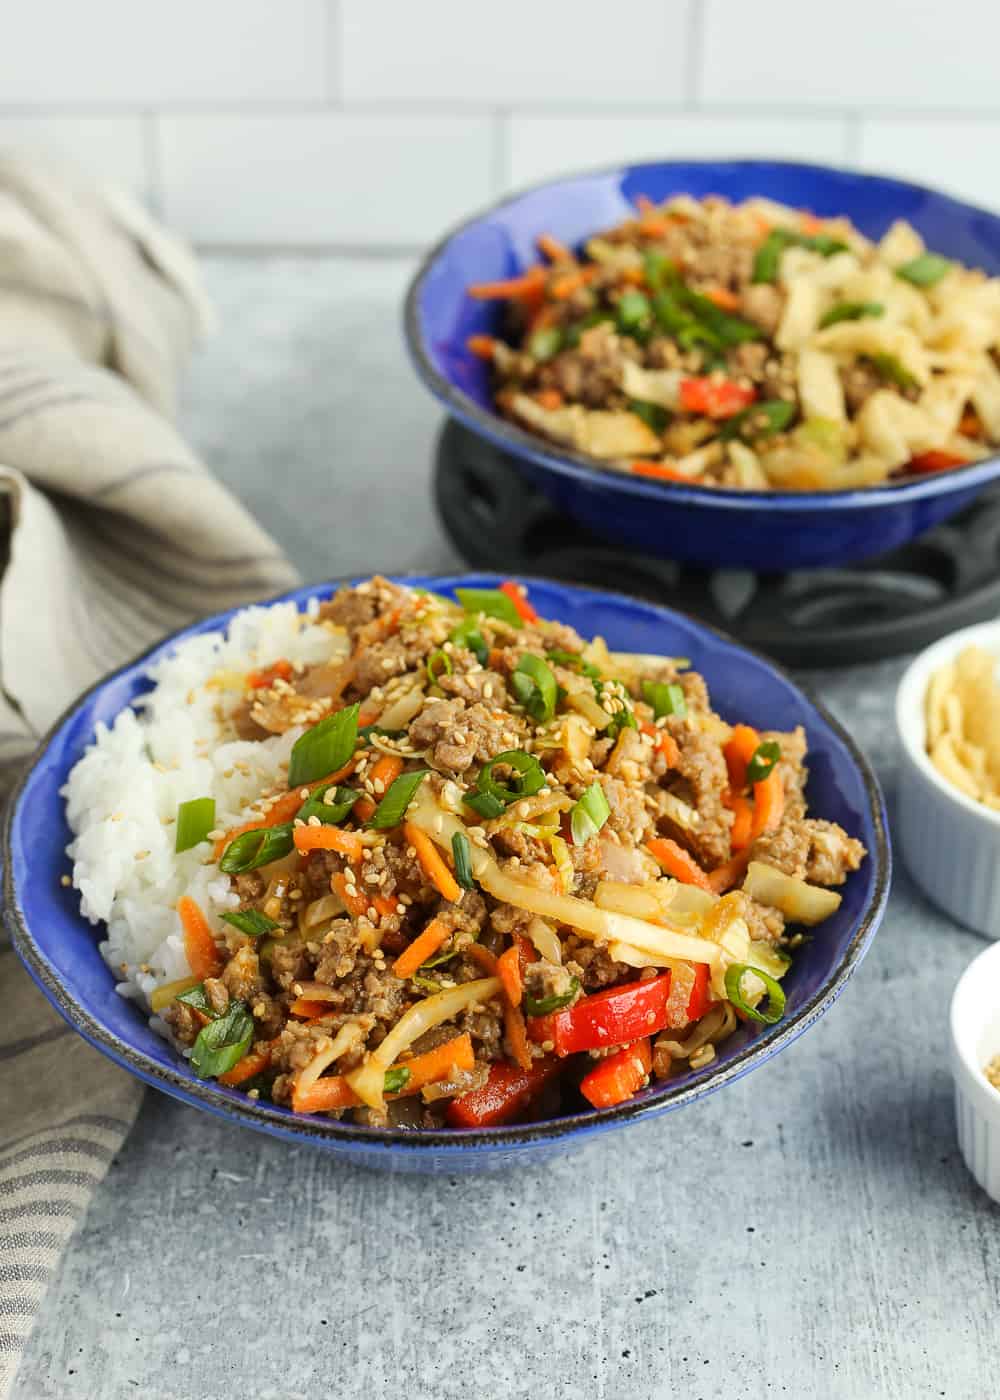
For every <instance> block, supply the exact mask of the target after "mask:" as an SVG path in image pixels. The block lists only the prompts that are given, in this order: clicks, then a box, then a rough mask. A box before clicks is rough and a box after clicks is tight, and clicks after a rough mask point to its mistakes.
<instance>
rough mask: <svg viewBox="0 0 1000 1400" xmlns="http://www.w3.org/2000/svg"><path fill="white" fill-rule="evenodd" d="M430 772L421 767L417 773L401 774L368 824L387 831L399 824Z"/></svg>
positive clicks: (377, 829) (378, 829)
mask: <svg viewBox="0 0 1000 1400" xmlns="http://www.w3.org/2000/svg"><path fill="white" fill-rule="evenodd" d="M429 772H430V769H428V768H420V769H418V770H417V772H416V773H402V774H400V776H399V777H398V778H397V779H396V781H395V782H394V783H392V784H391V785H390V787H389V791H388V792H387V793H386V795H385V796H384V797H383V798H382V801H381V802H380V803H379V804H378V806H377V807H376V808H375V811H374V812H373V813H372V818H371V821H369V823H368V825H369V826H373V827H374V828H375V830H376V831H387V830H388V829H389V827H392V826H398V825H399V823H400V822H401V821H402V820H403V818H404V817H405V816H406V809H407V807H409V805H410V803H411V802H412V801H413V799H414V797H415V796H416V792H417V788H418V787H419V786H420V784H421V783H422V782H423V780H424V779H425V778H426V777H427V774H428V773H429Z"/></svg>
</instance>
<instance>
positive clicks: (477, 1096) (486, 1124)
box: [445, 1057, 560, 1128]
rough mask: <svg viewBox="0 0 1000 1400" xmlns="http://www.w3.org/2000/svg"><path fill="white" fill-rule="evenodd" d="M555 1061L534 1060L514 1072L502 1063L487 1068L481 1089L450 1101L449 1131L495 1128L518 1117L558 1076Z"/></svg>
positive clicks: (446, 1111)
mask: <svg viewBox="0 0 1000 1400" xmlns="http://www.w3.org/2000/svg"><path fill="white" fill-rule="evenodd" d="M559 1069H560V1065H559V1061H558V1060H555V1059H552V1058H551V1057H549V1058H547V1059H544V1060H535V1061H534V1063H533V1064H532V1066H531V1068H530V1069H518V1067H517V1066H516V1065H512V1064H509V1063H508V1062H507V1061H506V1060H497V1061H496V1063H495V1064H493V1065H491V1066H490V1077H489V1079H487V1081H486V1083H485V1084H484V1085H483V1087H482V1088H481V1089H473V1090H472V1091H471V1092H470V1093H468V1094H463V1095H462V1096H461V1097H460V1098H457V1099H452V1101H451V1103H450V1104H449V1105H448V1107H447V1109H446V1110H445V1117H446V1118H447V1119H448V1122H449V1124H450V1125H451V1127H453V1128H495V1127H497V1126H498V1124H500V1123H510V1122H512V1121H513V1120H514V1119H515V1118H518V1117H520V1115H521V1114H522V1113H524V1112H525V1110H526V1109H528V1108H529V1107H530V1106H531V1104H532V1103H533V1101H534V1100H535V1099H536V1098H537V1097H538V1095H539V1094H540V1093H541V1092H542V1090H543V1089H544V1088H545V1086H546V1084H548V1083H549V1081H550V1080H551V1079H553V1078H554V1077H555V1076H556V1075H557V1074H558V1073H559Z"/></svg>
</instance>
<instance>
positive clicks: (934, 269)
mask: <svg viewBox="0 0 1000 1400" xmlns="http://www.w3.org/2000/svg"><path fill="white" fill-rule="evenodd" d="M950 270H951V263H950V262H949V261H948V259H947V258H942V257H941V256H940V255H939V254H938V253H921V254H920V256H919V257H917V258H912V259H911V260H910V262H908V263H903V265H902V267H897V268H896V276H897V277H902V279H903V281H904V282H910V283H912V285H913V286H914V287H933V286H934V284H935V282H940V281H941V278H942V277H943V276H944V275H945V273H946V272H949V271H950Z"/></svg>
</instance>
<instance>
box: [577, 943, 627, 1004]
mask: <svg viewBox="0 0 1000 1400" xmlns="http://www.w3.org/2000/svg"><path fill="white" fill-rule="evenodd" d="M563 951H564V953H565V955H566V961H565V962H564V964H563V966H564V967H565V968H566V970H567V972H569V973H570V974H571V975H572V976H574V977H579V979H580V981H581V983H582V984H583V986H584V988H585V989H586V990H587V991H595V990H596V989H597V988H598V987H609V986H610V985H611V984H612V983H613V982H621V981H622V980H623V979H624V978H627V977H634V976H635V973H634V972H633V970H632V969H631V968H630V967H628V966H627V965H626V964H625V963H620V962H615V960H614V958H612V957H611V955H610V954H609V952H608V950H607V948H600V947H598V945H597V944H596V943H588V942H586V940H584V939H582V938H577V937H576V935H575V934H570V935H569V937H568V938H566V940H565V941H564V943H563Z"/></svg>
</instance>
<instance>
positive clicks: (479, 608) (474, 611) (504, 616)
mask: <svg viewBox="0 0 1000 1400" xmlns="http://www.w3.org/2000/svg"><path fill="white" fill-rule="evenodd" d="M455 597H456V598H457V599H458V601H459V602H460V603H461V604H462V607H463V608H464V609H465V611H466V612H467V613H468V614H469V616H470V617H479V616H480V615H484V616H486V617H495V618H498V619H499V621H500V622H508V623H510V625H511V627H523V626H524V623H523V620H522V618H521V614H520V613H519V612H518V610H517V608H515V606H514V604H513V602H512V600H511V599H510V598H508V597H507V594H506V593H501V592H500V590H499V588H456V589H455Z"/></svg>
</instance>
